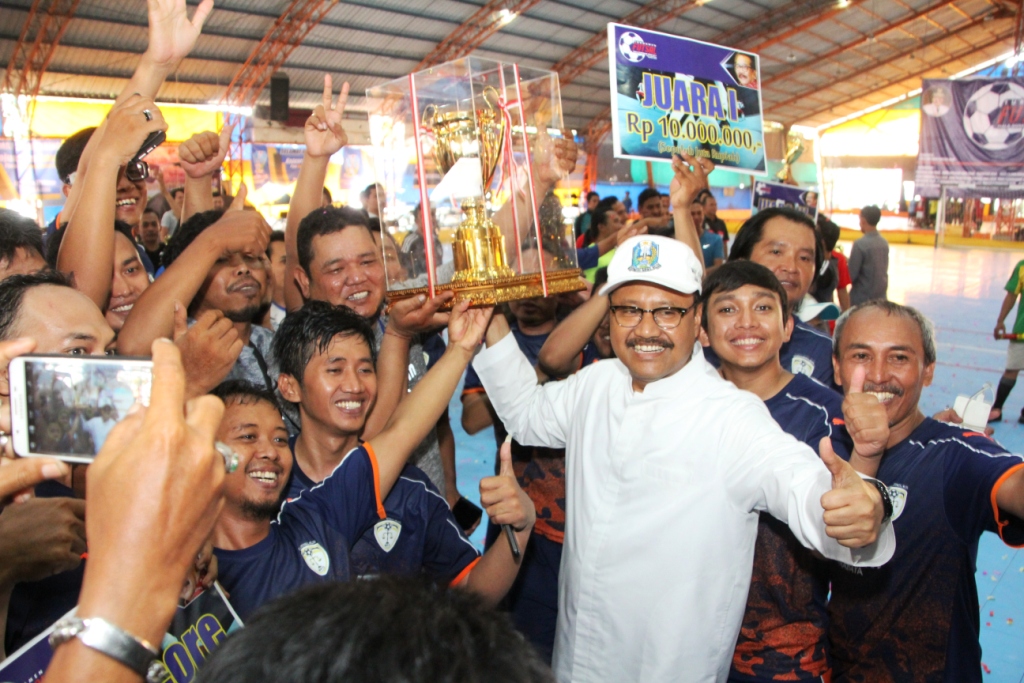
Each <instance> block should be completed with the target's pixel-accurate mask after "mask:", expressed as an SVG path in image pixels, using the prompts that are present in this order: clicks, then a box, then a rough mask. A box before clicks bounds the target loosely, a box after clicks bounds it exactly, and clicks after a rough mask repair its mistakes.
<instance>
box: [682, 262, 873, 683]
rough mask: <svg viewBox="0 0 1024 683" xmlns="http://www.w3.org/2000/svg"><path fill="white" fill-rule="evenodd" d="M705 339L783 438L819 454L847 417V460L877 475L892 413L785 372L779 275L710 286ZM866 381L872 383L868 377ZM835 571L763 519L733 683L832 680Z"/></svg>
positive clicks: (733, 274)
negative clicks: (830, 603)
mask: <svg viewBox="0 0 1024 683" xmlns="http://www.w3.org/2000/svg"><path fill="white" fill-rule="evenodd" d="M702 299H703V302H704V306H703V313H704V315H703V321H702V324H703V328H704V329H703V335H704V341H705V342H707V343H710V345H711V347H712V348H713V349H714V350H715V352H716V353H717V354H718V357H719V358H720V359H721V363H722V365H721V369H720V372H721V374H722V377H724V378H725V379H727V380H729V381H730V382H732V383H733V384H735V385H736V386H737V387H738V388H740V389H743V390H745V391H749V392H751V393H753V394H755V395H756V396H757V397H758V398H760V399H761V400H762V401H764V404H765V407H766V408H768V412H769V413H771V416H772V418H773V419H774V420H775V421H776V422H777V423H778V424H779V426H780V427H782V429H783V431H785V432H786V433H787V434H791V435H792V436H793V437H795V438H796V439H798V440H799V441H802V442H803V443H805V444H807V445H808V446H810V447H811V448H815V449H816V448H817V447H818V443H819V442H820V441H821V439H823V438H831V437H832V436H833V422H834V421H837V420H838V421H840V422H841V421H842V419H843V417H844V416H845V418H846V422H847V424H848V425H851V427H850V435H851V436H852V437H853V441H854V443H855V444H856V447H855V448H854V452H853V454H852V457H851V455H850V454H849V452H848V450H847V444H846V443H845V440H835V441H833V444H834V445H835V449H836V451H837V452H838V453H841V454H842V455H843V456H844V457H848V458H850V463H851V464H852V465H853V466H854V469H856V470H857V471H858V472H860V473H861V474H865V475H874V473H875V470H876V469H877V468H878V458H879V456H880V455H881V453H882V450H883V449H884V448H885V441H886V439H887V438H888V435H889V426H888V419H887V417H886V414H885V409H884V408H883V407H882V406H881V404H879V402H878V399H877V398H875V397H874V396H872V395H869V394H864V393H859V392H851V394H850V396H849V397H848V398H847V400H846V402H845V403H842V398H841V397H840V396H839V394H837V393H836V392H834V391H833V390H832V389H830V388H828V387H825V386H822V385H821V384H819V383H818V382H816V381H815V380H813V379H811V378H810V377H807V376H805V375H801V374H793V373H791V372H789V371H788V370H786V369H785V368H783V367H782V363H781V362H780V361H779V349H780V348H781V347H782V344H783V343H784V342H785V341H787V340H788V339H789V336H790V334H791V333H792V331H793V317H792V316H791V315H790V314H789V311H788V308H787V306H786V303H787V302H786V290H785V289H783V288H782V286H781V285H780V284H779V281H778V280H777V279H776V278H775V276H774V275H773V274H772V272H771V271H770V270H768V269H767V268H765V267H764V266H761V265H758V264H756V263H752V262H750V261H732V262H730V263H727V264H725V265H723V266H722V267H721V268H719V269H718V270H717V271H715V273H714V274H713V275H711V276H709V277H708V278H707V279H706V280H705V281H704V287H703V296H702ZM860 381H861V382H862V383H863V376H861V378H860ZM827 597H828V563H827V562H825V561H823V560H821V559H819V558H817V557H816V556H815V555H814V553H813V552H812V551H811V550H809V549H807V548H805V547H803V546H802V545H800V542H799V541H798V540H797V539H796V537H795V536H794V535H793V533H792V532H791V531H790V530H789V529H788V528H787V527H786V524H785V523H783V522H781V521H779V520H777V519H775V518H774V517H771V516H769V515H761V517H760V520H759V521H758V529H757V545H756V546H755V548H754V571H753V575H752V576H751V581H750V591H749V593H748V594H747V607H746V613H745V614H744V616H743V627H742V628H741V629H740V636H739V640H738V641H737V643H736V652H735V654H734V655H733V665H732V671H731V672H730V675H729V680H730V682H731V683H768V682H770V681H820V680H822V677H825V678H826V679H827V677H828V673H829V659H828V654H827V653H828V643H827V635H826V626H827V623H828V614H827V611H826V607H825V605H826V601H827Z"/></svg>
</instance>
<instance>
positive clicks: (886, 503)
mask: <svg viewBox="0 0 1024 683" xmlns="http://www.w3.org/2000/svg"><path fill="white" fill-rule="evenodd" d="M869 481H870V482H871V483H872V484H874V485H875V488H876V489H878V495H880V496H882V521H883V522H887V521H889V520H890V519H892V496H890V495H889V487H888V486H886V485H885V484H884V483H882V482H881V481H879V480H878V479H875V478H874V477H872V478H871V479H870V480H869Z"/></svg>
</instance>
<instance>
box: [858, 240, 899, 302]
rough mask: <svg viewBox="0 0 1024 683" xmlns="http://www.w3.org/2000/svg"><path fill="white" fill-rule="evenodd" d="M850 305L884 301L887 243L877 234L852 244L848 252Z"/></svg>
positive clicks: (886, 285) (887, 261)
mask: <svg viewBox="0 0 1024 683" xmlns="http://www.w3.org/2000/svg"><path fill="white" fill-rule="evenodd" d="M849 267H850V280H851V281H852V282H853V286H852V287H851V288H850V303H851V304H852V305H854V306H856V305H857V304H862V303H864V302H865V301H871V300H872V299H885V298H886V292H887V291H888V289H889V243H888V242H886V241H885V238H884V237H882V236H881V235H879V234H878V233H877V232H873V233H868V234H866V235H864V236H863V237H861V238H860V239H859V240H857V241H856V242H854V243H853V250H852V251H850V263H849Z"/></svg>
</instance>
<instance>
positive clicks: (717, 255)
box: [700, 230, 725, 268]
mask: <svg viewBox="0 0 1024 683" xmlns="http://www.w3.org/2000/svg"><path fill="white" fill-rule="evenodd" d="M700 248H701V251H703V252H704V267H705V268H710V267H711V266H713V265H715V259H722V260H723V261H724V260H725V247H724V246H723V243H722V237H721V235H716V234H715V233H713V232H711V231H710V230H705V231H704V232H702V233H701V235H700Z"/></svg>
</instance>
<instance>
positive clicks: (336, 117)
mask: <svg viewBox="0 0 1024 683" xmlns="http://www.w3.org/2000/svg"><path fill="white" fill-rule="evenodd" d="M346 102H348V83H345V84H344V85H342V86H341V93H339V94H338V99H337V101H335V100H334V90H333V81H332V79H331V76H330V74H327V75H325V76H324V94H323V100H322V101H321V103H320V104H318V105H316V109H314V110H313V113H312V114H310V115H309V118H308V119H306V128H305V138H306V153H307V154H308V155H309V156H311V157H329V156H331V155H332V154H334V153H335V152H337V151H338V150H339V149H341V148H342V147H344V146H345V145H346V144H348V135H346V134H345V129H344V128H342V127H341V119H342V116H343V115H344V114H345V103H346Z"/></svg>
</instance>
